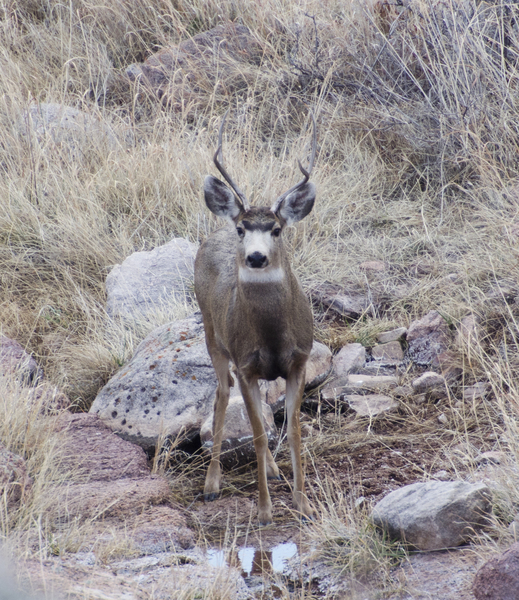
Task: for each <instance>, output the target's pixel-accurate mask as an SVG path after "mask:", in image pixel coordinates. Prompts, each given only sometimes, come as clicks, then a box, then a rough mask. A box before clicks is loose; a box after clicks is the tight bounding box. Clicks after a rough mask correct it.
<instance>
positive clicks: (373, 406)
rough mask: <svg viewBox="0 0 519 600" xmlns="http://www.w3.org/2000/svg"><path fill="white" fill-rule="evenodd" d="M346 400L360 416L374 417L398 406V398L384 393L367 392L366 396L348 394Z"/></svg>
mask: <svg viewBox="0 0 519 600" xmlns="http://www.w3.org/2000/svg"><path fill="white" fill-rule="evenodd" d="M344 401H345V402H346V403H347V404H348V406H349V407H350V408H351V410H353V411H354V412H355V413H357V415H358V416H359V417H371V418H372V417H376V416H378V415H380V414H383V413H388V412H392V411H395V410H396V409H397V408H398V402H397V401H396V400H393V398H390V397H389V396H384V395H383V394H366V395H365V396H358V395H355V394H346V396H345V397H344Z"/></svg>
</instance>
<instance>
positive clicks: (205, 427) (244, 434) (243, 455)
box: [200, 395, 278, 468]
mask: <svg viewBox="0 0 519 600" xmlns="http://www.w3.org/2000/svg"><path fill="white" fill-rule="evenodd" d="M262 408H263V424H264V425H265V433H266V434H267V438H268V443H269V447H270V448H271V449H273V448H274V446H275V445H276V442H277V439H278V435H277V429H276V424H275V423H274V415H273V413H272V409H271V408H270V406H269V405H268V404H266V403H263V405H262ZM212 429H213V415H212V414H211V415H210V416H209V417H208V418H207V419H206V420H205V421H204V423H203V424H202V427H201V429H200V439H201V441H202V446H203V448H204V449H205V450H206V451H207V452H208V453H210V452H211V450H212V447H213V431H212ZM253 439H254V438H253V433H252V427H251V425H250V421H249V417H248V415H247V409H246V407H245V402H244V401H243V398H242V396H241V395H237V396H232V397H231V398H229V405H228V406H227V411H226V413H225V422H224V427H223V439H222V454H221V456H220V461H221V463H222V465H223V466H224V467H226V468H232V467H236V466H238V465H241V464H247V463H249V462H251V461H252V460H255V458H256V452H255V450H254V441H253Z"/></svg>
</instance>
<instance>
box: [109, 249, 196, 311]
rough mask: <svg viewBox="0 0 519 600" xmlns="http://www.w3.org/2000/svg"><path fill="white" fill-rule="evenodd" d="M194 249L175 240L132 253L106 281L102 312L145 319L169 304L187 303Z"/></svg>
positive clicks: (191, 279)
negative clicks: (104, 309)
mask: <svg viewBox="0 0 519 600" xmlns="http://www.w3.org/2000/svg"><path fill="white" fill-rule="evenodd" d="M196 251H197V246H196V244H192V243H191V242H189V241H188V240H185V239H183V238H175V239H173V240H171V241H170V242H169V243H167V244H164V245H163V246H158V247H157V248H154V249H153V250H150V251H149V252H135V253H134V254H132V255H130V256H129V257H128V258H127V259H126V260H124V261H123V263H122V264H120V265H116V266H115V267H114V268H113V269H112V270H111V271H110V273H109V274H108V277H107V278H106V296H107V298H106V310H107V312H108V314H109V315H110V316H111V317H114V316H119V317H123V318H126V319H139V318H141V319H142V318H146V314H147V313H150V312H153V311H156V310H160V309H164V308H166V307H167V306H168V304H171V302H172V301H173V302H174V301H176V302H189V301H190V300H191V293H190V291H189V290H191V289H192V286H193V269H194V263H195V256H196Z"/></svg>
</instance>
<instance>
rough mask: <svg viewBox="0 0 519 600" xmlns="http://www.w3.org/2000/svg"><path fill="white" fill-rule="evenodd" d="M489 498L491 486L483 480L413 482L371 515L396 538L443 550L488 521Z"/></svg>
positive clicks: (420, 548) (383, 500) (379, 505)
mask: <svg viewBox="0 0 519 600" xmlns="http://www.w3.org/2000/svg"><path fill="white" fill-rule="evenodd" d="M490 500H491V498H490V490H489V489H488V487H487V486H486V485H484V484H482V483H479V484H470V483H465V482H463V481H446V482H443V481H430V482H427V483H413V484H412V485H406V486H405V487H403V488H400V489H398V490H395V491H394V492H391V493H390V494H388V495H387V496H386V497H385V498H383V499H382V500H381V501H380V502H379V503H378V504H377V505H376V506H375V507H374V509H373V514H372V518H373V522H374V523H375V525H377V526H378V527H380V528H381V529H383V530H384V531H385V532H386V533H387V534H388V535H389V537H391V538H393V539H400V540H402V541H404V542H406V543H408V544H410V545H411V546H413V547H414V548H417V549H418V550H424V551H432V550H442V549H445V548H453V547H455V546H459V545H460V544H463V543H464V542H466V541H467V540H468V539H469V537H470V536H471V535H472V534H473V532H474V529H475V528H477V527H478V526H481V525H483V524H485V522H486V518H487V517H488V515H489V513H490V510H491V502H490Z"/></svg>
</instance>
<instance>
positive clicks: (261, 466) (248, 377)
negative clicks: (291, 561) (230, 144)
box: [195, 114, 316, 525]
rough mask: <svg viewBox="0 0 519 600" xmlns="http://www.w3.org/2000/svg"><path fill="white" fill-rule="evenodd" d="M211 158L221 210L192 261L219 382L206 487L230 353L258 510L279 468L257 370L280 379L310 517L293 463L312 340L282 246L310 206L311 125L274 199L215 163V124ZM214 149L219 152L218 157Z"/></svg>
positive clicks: (300, 507) (212, 476)
mask: <svg viewBox="0 0 519 600" xmlns="http://www.w3.org/2000/svg"><path fill="white" fill-rule="evenodd" d="M226 116H227V114H226V115H225V116H224V118H223V119H222V123H221V125H220V131H219V134H218V149H217V150H216V153H215V155H214V163H215V165H216V167H217V169H218V170H219V171H220V173H221V174H222V176H223V178H224V179H225V180H226V181H227V183H228V184H229V185H230V186H231V188H232V189H230V188H229V187H227V185H226V184H225V183H223V182H222V181H220V180H219V179H217V178H216V177H212V176H208V177H206V179H205V182H204V195H205V202H206V204H207V207H208V208H209V210H210V211H211V212H213V213H214V214H215V215H217V216H219V217H223V218H224V219H226V220H227V222H228V223H227V226H225V227H223V228H222V229H219V230H217V231H215V232H214V233H213V234H211V235H210V236H209V237H208V238H207V240H206V241H205V242H204V243H203V244H202V245H201V246H200V249H199V250H198V254H197V257H196V261H195V293H196V297H197V300H198V303H199V305H200V309H201V310H202V316H203V322H204V328H205V339H206V344H207V349H208V351H209V354H210V355H211V360H212V362H213V366H214V369H215V371H216V376H217V378H218V387H217V390H216V398H215V403H214V418H213V450H212V457H211V462H210V465H209V469H208V472H207V476H206V480H205V487H204V496H205V499H206V500H213V499H214V498H216V496H217V495H218V493H219V491H220V477H221V471H220V469H221V467H220V452H221V445H222V433H223V426H224V418H225V411H226V409H227V404H228V401H229V387H230V386H232V385H233V379H232V377H231V374H230V371H229V360H231V361H232V362H233V363H234V367H235V372H236V375H237V379H238V383H239V386H240V391H241V393H242V396H243V399H244V401H245V405H246V407H247V413H248V416H249V420H250V424H251V427H252V431H253V436H254V448H255V451H256V457H257V461H258V488H259V500H258V518H259V521H260V523H261V524H263V525H265V524H268V523H271V522H272V502H271V500H270V495H269V491H268V486H267V477H269V478H277V479H279V478H280V477H279V469H278V467H277V465H276V463H275V462H274V459H273V457H272V454H271V453H270V450H269V448H268V445H267V436H266V434H265V430H264V426H263V416H262V408H261V398H260V389H259V386H258V379H267V380H273V379H276V378H277V377H280V376H281V377H284V378H285V379H286V411H287V423H288V442H289V445H290V452H291V458H292V466H293V470H294V488H293V503H294V507H295V509H296V510H297V511H298V512H299V513H301V514H302V515H303V517H308V518H311V517H312V512H313V511H312V508H311V507H310V504H309V502H308V499H307V498H306V496H305V492H304V475H303V468H302V465H301V430H300V424H299V416H300V407H301V401H302V395H303V389H304V385H305V371H306V361H307V359H308V356H309V354H310V350H311V348H312V341H313V318H312V312H311V309H310V303H309V301H308V299H307V298H306V296H305V294H304V293H303V290H302V289H301V285H300V284H299V281H298V280H297V278H296V276H295V275H294V273H292V269H291V268H290V261H289V258H288V256H287V254H286V250H285V248H284V246H283V229H284V228H285V227H286V226H287V225H292V224H293V223H296V222H297V221H300V220H301V219H303V218H304V217H306V215H308V214H309V212H310V211H311V210H312V207H313V205H314V201H315V186H314V184H313V183H310V182H309V181H308V180H309V178H310V173H311V171H312V167H313V163H314V159H315V151H316V126H315V120H314V118H313V116H312V123H313V138H312V150H311V157H310V164H309V167H308V171H307V170H306V169H304V168H303V167H302V165H301V163H300V162H299V168H300V169H301V172H302V173H303V175H304V178H303V179H302V180H301V181H300V182H299V183H297V184H296V185H294V186H293V187H291V188H290V189H289V190H288V191H287V192H285V193H284V194H282V195H281V196H280V197H279V198H278V199H277V200H276V201H275V202H274V204H273V205H272V207H271V208H268V207H266V206H260V207H251V206H250V204H249V202H248V201H247V199H246V197H245V195H244V194H243V192H241V191H240V189H239V188H238V187H237V185H236V184H235V183H234V182H233V181H232V179H231V177H230V176H229V174H228V173H227V171H226V170H225V168H224V167H223V164H222V162H223V153H222V133H223V128H224V124H225V118H226ZM219 157H222V158H221V160H220V158H219Z"/></svg>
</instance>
